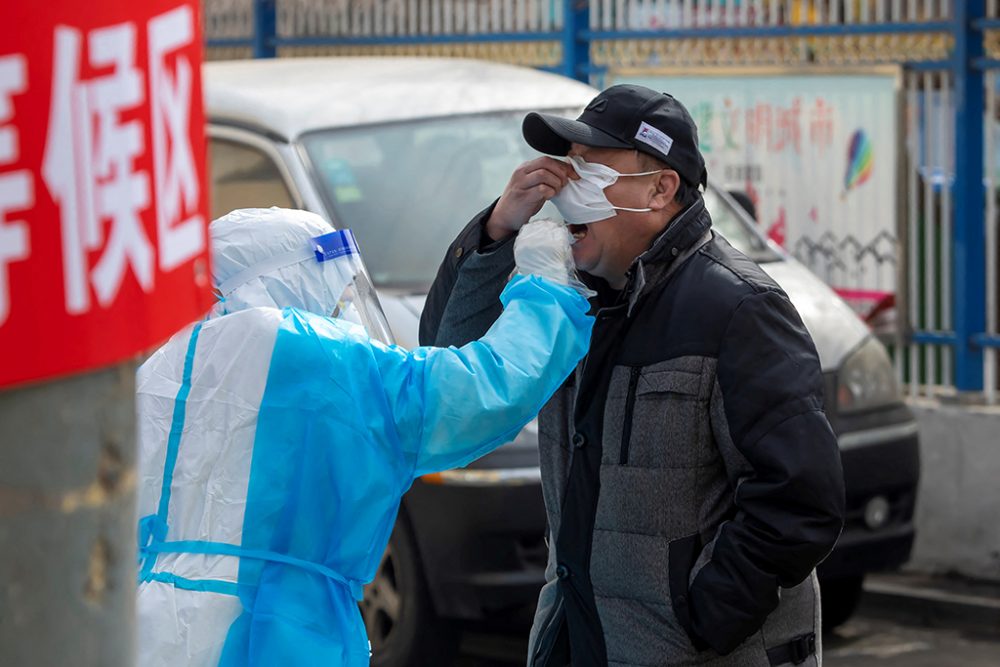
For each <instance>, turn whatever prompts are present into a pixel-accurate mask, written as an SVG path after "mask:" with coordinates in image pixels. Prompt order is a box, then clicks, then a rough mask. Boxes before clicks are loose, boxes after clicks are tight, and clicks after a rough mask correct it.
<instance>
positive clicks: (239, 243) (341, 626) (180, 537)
mask: <svg viewBox="0 0 1000 667" xmlns="http://www.w3.org/2000/svg"><path fill="white" fill-rule="evenodd" d="M526 231H527V233H525V234H524V235H523V237H524V238H523V240H522V239H519V240H518V244H517V245H518V249H517V251H516V253H515V254H516V255H517V254H520V255H521V256H522V258H523V259H524V264H525V266H521V267H520V270H521V273H524V274H526V275H519V276H515V277H514V278H513V279H512V280H511V282H510V284H509V285H508V287H507V289H506V291H505V292H504V294H503V296H502V300H503V302H504V304H505V310H504V313H503V315H502V316H501V317H500V318H499V320H498V321H497V322H496V323H495V325H494V326H493V327H492V328H491V329H490V331H489V332H488V333H487V334H486V335H485V336H484V337H483V338H482V339H481V340H479V341H475V342H472V343H470V344H468V345H466V346H463V347H462V348H458V349H455V348H448V349H437V348H418V349H415V350H413V351H407V350H404V349H401V348H398V347H395V346H392V345H386V344H383V343H380V342H378V341H375V340H373V339H372V337H371V336H370V335H369V334H368V333H366V331H365V329H364V328H362V327H361V326H358V325H357V324H352V323H350V322H348V321H346V320H345V319H340V318H331V317H328V316H327V315H329V314H330V313H337V314H339V315H341V316H342V317H343V318H347V319H355V320H357V321H359V322H361V323H363V324H364V325H365V326H367V327H368V329H369V331H374V332H375V333H377V330H378V329H379V328H380V327H381V326H382V325H381V324H380V323H379V322H378V320H379V319H380V317H381V312H380V309H379V308H378V307H377V299H376V297H374V294H373V293H371V294H368V295H366V286H365V281H364V280H362V278H364V277H365V276H364V272H363V269H362V268H361V264H360V262H359V261H358V256H357V248H356V246H355V245H354V244H353V242H352V239H351V238H350V234H349V233H344V232H337V233H333V230H332V228H331V227H330V226H329V224H328V223H327V222H325V221H324V220H323V219H322V218H320V217H319V216H316V215H313V214H310V213H306V212H303V211H289V210H281V209H269V210H248V211H237V212H234V213H232V214H230V215H228V216H225V217H223V218H220V219H219V220H216V221H215V222H213V223H212V225H211V236H212V243H213V258H214V275H213V279H214V282H215V285H216V286H217V287H219V288H220V291H221V292H222V294H223V298H224V300H223V301H221V303H220V304H219V305H218V306H217V308H216V309H215V311H213V313H212V314H211V315H210V316H209V317H208V318H207V319H206V320H205V321H202V322H198V323H195V324H192V325H191V326H189V327H187V328H186V329H184V330H183V331H181V332H180V333H178V334H177V335H175V336H174V337H173V338H172V339H171V340H170V341H169V342H168V343H167V344H165V345H164V346H163V347H162V348H160V349H159V350H158V351H157V352H156V353H155V354H153V355H152V357H151V358H150V359H149V360H148V361H147V362H146V363H145V364H143V366H142V367H141V368H140V370H139V375H138V390H137V391H138V396H137V404H138V413H139V428H140V433H139V444H140V456H139V479H140V487H139V508H140V513H139V517H140V519H139V525H138V539H139V574H138V576H139V589H138V625H139V635H138V652H139V662H138V664H139V665H142V666H143V667H166V666H170V667H179V666H180V665H188V666H202V665H204V666H208V665H220V664H222V665H240V666H243V665H266V666H268V667H274V666H278V667H292V666H294V665H323V666H324V667H336V666H338V665H345V666H351V667H354V666H361V665H367V664H368V661H369V645H368V642H367V638H366V635H365V629H364V625H363V623H362V620H361V617H360V613H359V610H358V607H357V600H358V598H359V596H360V594H361V590H362V586H363V585H364V584H365V583H366V582H368V581H370V580H371V579H372V577H373V576H374V574H375V571H376V568H377V566H378V563H379V559H380V556H381V554H382V552H383V551H384V549H385V546H386V543H387V542H388V539H389V535H390V533H391V531H392V527H393V523H394V520H395V516H396V512H397V509H398V507H399V502H400V498H401V496H402V495H403V493H404V492H405V491H406V490H407V489H408V488H409V486H410V484H411V483H412V481H413V479H414V478H415V477H416V476H419V475H422V474H425V473H429V472H434V471H439V470H443V469H447V468H453V467H458V466H462V465H464V464H466V463H468V462H470V461H472V460H473V459H475V458H477V457H479V456H482V455H483V454H485V453H487V452H489V451H490V450H492V449H494V448H496V447H497V446H499V445H501V444H503V443H504V442H507V441H508V440H510V439H512V438H513V437H514V435H515V434H516V433H517V432H518V430H519V429H520V428H521V427H522V426H523V425H524V424H525V423H526V422H527V421H529V420H530V419H531V418H532V417H533V416H534V415H535V414H536V413H537V412H538V410H539V409H540V408H541V406H542V404H543V403H544V402H545V401H546V400H547V399H548V398H549V396H550V395H551V394H552V393H553V392H554V391H555V389H556V388H557V387H558V386H559V385H560V384H561V383H562V381H563V380H564V379H565V378H566V377H567V376H568V375H569V373H570V372H571V371H572V370H573V368H574V367H575V366H576V364H577V363H578V361H579V360H580V359H581V358H582V357H583V355H584V354H585V352H586V350H587V348H588V345H589V338H590V330H591V326H592V318H591V317H589V316H588V315H587V312H588V310H589V304H588V303H587V300H586V299H585V298H584V297H583V296H581V294H580V293H579V291H578V289H577V288H576V287H573V286H571V285H570V283H571V282H572V281H573V276H572V261H571V259H569V260H567V258H568V257H569V252H568V250H569V248H568V244H569V234H568V232H567V231H566V230H565V228H563V227H561V226H560V225H558V224H555V223H545V224H540V225H539V226H537V227H532V228H526ZM314 250H315V253H313V252H312V251H314ZM373 299H375V301H374V303H373V302H372V300H373ZM383 323H384V321H383Z"/></svg>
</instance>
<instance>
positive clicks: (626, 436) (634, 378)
mask: <svg viewBox="0 0 1000 667" xmlns="http://www.w3.org/2000/svg"><path fill="white" fill-rule="evenodd" d="M640 371H641V369H640V368H639V367H638V366H632V367H631V368H630V369H629V374H628V394H627V395H626V396H625V423H624V424H622V446H621V455H620V456H619V457H618V465H625V464H626V463H628V447H629V441H630V440H631V439H632V411H633V410H635V392H636V387H638V386H639V373H640Z"/></svg>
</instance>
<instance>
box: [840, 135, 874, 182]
mask: <svg viewBox="0 0 1000 667" xmlns="http://www.w3.org/2000/svg"><path fill="white" fill-rule="evenodd" d="M873 164H874V159H873V157H872V142H871V141H870V140H869V139H868V135H867V134H866V133H865V131H864V130H862V129H857V130H855V131H854V134H852V135H851V142H850V145H849V146H848V149H847V171H846V172H845V173H844V194H843V195H841V196H842V197H845V196H847V193H848V192H850V191H851V189H852V188H856V187H858V186H859V185H861V184H863V183H865V182H866V181H867V180H868V179H870V178H871V176H872V167H873Z"/></svg>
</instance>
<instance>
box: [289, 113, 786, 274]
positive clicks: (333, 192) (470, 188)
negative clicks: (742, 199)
mask: <svg viewBox="0 0 1000 667" xmlns="http://www.w3.org/2000/svg"><path fill="white" fill-rule="evenodd" d="M548 112H549V113H559V114H562V115H565V116H569V117H574V116H576V115H577V112H576V110H575V109H564V110H549V111H548ZM524 114H525V112H505V113H493V114H479V115H471V116H459V117H449V118H438V119H429V120H417V121H407V122H401V123H393V124H386V125H376V126H364V127H353V128H338V129H331V130H323V131H319V132H313V133H310V134H308V135H305V136H304V137H303V139H302V143H303V145H304V147H305V150H306V153H307V155H308V158H309V161H310V162H311V163H312V170H313V173H314V174H315V178H316V179H317V181H318V184H319V187H320V189H321V191H322V192H323V195H324V197H325V199H326V203H327V205H328V206H329V207H330V209H331V215H332V216H333V218H334V222H335V224H336V225H337V226H338V227H342V228H344V227H346V228H350V229H352V230H353V231H354V234H355V236H356V237H357V239H358V243H359V245H360V246H361V250H362V252H363V253H364V257H365V263H366V264H367V266H368V270H369V272H370V273H371V276H372V279H373V280H374V281H375V283H376V284H377V285H380V286H382V287H399V288H407V289H412V290H414V291H419V290H424V289H426V288H427V287H429V286H430V284H431V282H433V280H434V276H435V274H436V273H437V269H438V266H439V265H440V263H441V260H442V258H443V255H444V252H445V250H446V249H447V247H448V244H450V243H451V241H452V240H453V239H454V238H455V236H456V235H457V234H458V232H459V231H461V229H462V227H463V226H464V225H465V224H467V223H468V221H469V220H470V219H471V218H472V217H473V216H474V215H475V214H476V213H478V212H479V211H481V210H482V209H483V208H485V207H486V206H488V205H489V204H490V203H491V202H493V200H494V199H496V198H497V197H498V196H499V195H500V193H501V192H503V189H504V187H505V186H506V185H507V181H508V179H509V178H510V175H511V172H513V170H514V169H515V168H516V167H517V166H518V165H519V164H521V163H522V162H525V161H526V160H531V159H533V158H536V157H538V155H539V154H538V153H537V152H536V151H534V150H533V149H532V148H530V147H529V146H528V145H527V144H526V143H525V142H524V140H523V139H522V138H521V121H522V119H523V118H524ZM706 203H707V205H708V207H709V210H710V211H711V213H712V216H713V219H714V220H715V225H716V228H717V229H718V230H719V231H720V232H721V233H722V234H723V235H724V236H726V238H728V239H729V241H730V242H731V243H732V244H733V245H734V246H736V247H737V248H738V249H740V250H741V251H743V252H745V253H747V254H748V255H750V256H751V257H753V258H754V259H757V260H758V261H766V259H768V258H771V259H773V257H770V256H768V257H765V256H764V255H767V254H768V253H770V251H769V250H768V249H767V246H766V244H765V243H764V242H763V241H762V240H761V239H760V237H759V236H758V235H757V234H756V232H755V231H753V230H752V229H751V228H750V227H749V226H748V225H747V223H746V221H745V220H744V219H743V218H742V217H741V216H740V215H739V214H738V213H736V212H735V211H733V210H732V208H731V206H730V204H729V203H728V202H727V201H725V200H724V199H723V198H721V197H719V196H718V195H717V194H715V193H714V192H712V191H711V190H709V192H708V193H706ZM537 217H554V218H556V219H558V218H559V214H558V211H556V209H555V207H554V206H552V205H551V204H546V206H545V207H543V208H542V210H541V211H540V212H539V213H538V216H537Z"/></svg>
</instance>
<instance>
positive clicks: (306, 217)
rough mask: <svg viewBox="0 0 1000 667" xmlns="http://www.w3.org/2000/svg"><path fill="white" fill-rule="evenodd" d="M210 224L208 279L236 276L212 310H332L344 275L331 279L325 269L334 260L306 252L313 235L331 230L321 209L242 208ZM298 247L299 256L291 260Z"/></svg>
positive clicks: (222, 282)
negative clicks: (210, 267) (210, 263)
mask: <svg viewBox="0 0 1000 667" xmlns="http://www.w3.org/2000/svg"><path fill="white" fill-rule="evenodd" d="M208 230H209V235H210V237H211V239H212V284H213V285H214V286H215V288H216V289H217V290H219V288H220V286H221V287H228V286H229V285H227V284H228V283H231V281H233V280H234V279H235V280H236V282H237V283H238V284H235V285H232V286H231V291H230V290H229V289H227V290H226V292H227V293H223V294H221V302H220V304H219V307H217V308H216V310H215V311H214V312H213V315H216V316H217V315H223V314H225V313H233V312H237V311H240V310H245V309H247V308H257V307H270V308H299V309H301V310H306V311H309V312H311V313H318V314H320V315H329V314H330V313H333V312H334V311H335V310H336V308H337V302H338V300H339V299H340V296H341V294H340V293H336V294H335V293H333V290H337V289H338V286H342V283H343V280H342V279H341V278H340V276H334V277H333V279H332V280H331V279H330V278H331V276H329V275H327V274H328V273H329V271H330V270H333V269H334V266H333V264H332V263H331V264H326V263H323V262H317V261H316V259H315V257H313V256H311V255H310V254H309V253H308V249H309V247H310V244H311V241H312V239H314V238H315V237H317V236H322V235H324V234H329V233H330V232H333V231H335V230H334V228H333V226H332V225H331V224H330V223H329V222H327V221H326V220H324V219H323V218H322V217H320V216H319V215H316V214H315V213H311V212H309V211H300V210H293V209H285V208H243V209H237V210H235V211H233V212H231V213H228V214H226V215H224V216H222V217H221V218H218V219H217V220H214V221H213V222H212V224H211V225H209V228H208ZM300 252H301V253H302V255H301V256H302V259H301V260H300V261H295V257H296V254H297V253H300ZM283 258H284V260H287V261H283ZM241 276H242V277H243V278H246V280H245V281H244V280H241V279H240V278H241ZM351 277H353V276H351ZM341 291H342V287H341Z"/></svg>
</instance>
